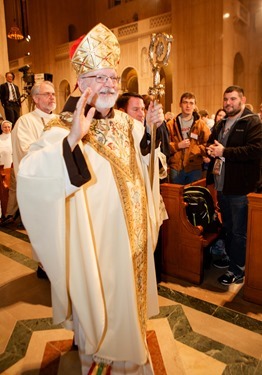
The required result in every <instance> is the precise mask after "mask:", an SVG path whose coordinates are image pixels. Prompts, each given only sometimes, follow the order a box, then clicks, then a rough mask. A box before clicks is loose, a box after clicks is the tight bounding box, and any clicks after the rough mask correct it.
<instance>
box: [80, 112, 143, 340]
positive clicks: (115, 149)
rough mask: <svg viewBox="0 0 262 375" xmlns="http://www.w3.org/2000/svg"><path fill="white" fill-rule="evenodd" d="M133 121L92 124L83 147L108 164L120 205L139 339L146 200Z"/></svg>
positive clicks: (118, 119)
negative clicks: (91, 148)
mask: <svg viewBox="0 0 262 375" xmlns="http://www.w3.org/2000/svg"><path fill="white" fill-rule="evenodd" d="M132 129H133V121H132V120H131V118H129V122H128V124H127V122H126V117H125V118H124V119H123V116H121V115H120V116H119V115H116V116H115V117H114V119H113V120H111V119H100V120H93V122H92V124H91V126H90V129H89V132H88V134H87V136H85V137H84V139H82V141H83V143H84V144H85V143H89V144H90V145H91V146H92V147H93V148H94V149H95V150H96V151H97V152H98V153H99V154H100V155H102V156H103V157H104V158H106V159H107V160H108V161H110V164H111V168H112V171H113V174H114V176H115V181H116V184H117V187H118V191H119V196H120V199H121V203H122V208H123V212H124V217H125V221H126V226H127V229H128V234H129V239H130V246H131V251H132V259H133V269H134V274H135V275H134V278H135V280H136V296H137V305H138V312H139V319H140V324H141V329H142V333H143V335H144V334H145V329H146V319H147V317H146V305H147V303H146V296H147V293H146V289H147V233H148V232H147V199H146V191H145V186H144V183H143V179H142V176H141V171H140V170H139V168H138V165H137V161H136V155H135V148H134V141H133V137H132Z"/></svg>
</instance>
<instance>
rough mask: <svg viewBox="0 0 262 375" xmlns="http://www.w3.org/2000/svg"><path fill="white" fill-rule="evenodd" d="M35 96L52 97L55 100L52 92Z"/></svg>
mask: <svg viewBox="0 0 262 375" xmlns="http://www.w3.org/2000/svg"><path fill="white" fill-rule="evenodd" d="M36 95H40V96H41V95H42V96H45V97H50V96H52V97H53V98H55V96H56V94H55V93H54V92H43V93H42V94H36Z"/></svg>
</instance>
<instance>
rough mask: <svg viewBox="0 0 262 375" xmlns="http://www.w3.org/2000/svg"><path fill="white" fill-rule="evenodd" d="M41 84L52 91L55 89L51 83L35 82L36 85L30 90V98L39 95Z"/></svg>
mask: <svg viewBox="0 0 262 375" xmlns="http://www.w3.org/2000/svg"><path fill="white" fill-rule="evenodd" d="M43 84H46V85H49V86H51V87H52V88H53V89H55V86H54V85H53V83H52V82H51V81H41V82H37V83H35V84H34V86H33V87H32V89H31V96H32V98H33V97H34V96H35V95H37V94H39V92H40V88H41V86H42V85H43Z"/></svg>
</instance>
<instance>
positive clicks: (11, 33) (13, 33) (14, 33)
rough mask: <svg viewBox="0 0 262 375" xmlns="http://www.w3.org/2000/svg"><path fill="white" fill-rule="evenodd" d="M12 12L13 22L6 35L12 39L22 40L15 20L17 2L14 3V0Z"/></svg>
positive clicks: (14, 0) (16, 16) (22, 37)
mask: <svg viewBox="0 0 262 375" xmlns="http://www.w3.org/2000/svg"><path fill="white" fill-rule="evenodd" d="M13 12H14V13H13V14H14V17H15V18H14V23H13V25H12V26H11V29H10V31H9V33H8V34H7V37H8V38H9V39H13V40H22V39H24V35H23V34H22V33H21V31H20V29H19V27H18V25H17V22H16V20H17V19H18V11H17V3H16V0H13Z"/></svg>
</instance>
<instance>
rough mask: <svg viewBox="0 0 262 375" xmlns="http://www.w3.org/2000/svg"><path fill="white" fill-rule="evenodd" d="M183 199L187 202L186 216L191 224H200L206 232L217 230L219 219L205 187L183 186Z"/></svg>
mask: <svg viewBox="0 0 262 375" xmlns="http://www.w3.org/2000/svg"><path fill="white" fill-rule="evenodd" d="M184 201H185V202H186V203H187V206H186V214H187V218H188V220H189V221H190V223H191V224H192V225H194V226H198V225H201V226H202V227H203V229H204V231H206V232H217V230H218V224H219V221H218V218H217V213H216V211H215V206H214V202H213V198H212V195H211V193H210V191H209V190H208V189H207V188H205V187H203V186H188V187H185V188H184Z"/></svg>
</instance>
